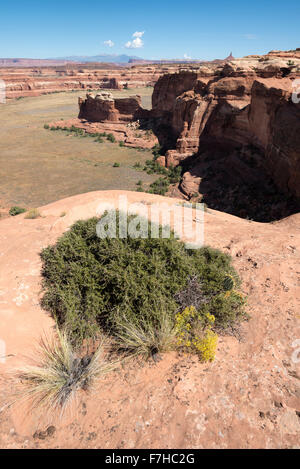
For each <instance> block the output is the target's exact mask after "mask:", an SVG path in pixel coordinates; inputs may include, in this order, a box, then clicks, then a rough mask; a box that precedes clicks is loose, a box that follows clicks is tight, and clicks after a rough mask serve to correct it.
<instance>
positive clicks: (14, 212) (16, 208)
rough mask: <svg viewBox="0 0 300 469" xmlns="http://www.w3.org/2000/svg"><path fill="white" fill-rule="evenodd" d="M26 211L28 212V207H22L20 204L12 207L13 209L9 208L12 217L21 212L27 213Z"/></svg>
mask: <svg viewBox="0 0 300 469" xmlns="http://www.w3.org/2000/svg"><path fill="white" fill-rule="evenodd" d="M25 212H26V208H22V207H18V206H15V207H11V209H10V210H9V214H10V215H11V216H12V217H15V216H16V215H20V213H25Z"/></svg>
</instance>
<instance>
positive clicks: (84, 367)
mask: <svg viewBox="0 0 300 469" xmlns="http://www.w3.org/2000/svg"><path fill="white" fill-rule="evenodd" d="M115 366H116V363H109V362H108V360H107V353H106V343H105V340H104V339H103V340H102V342H101V343H100V345H99V346H98V348H97V350H96V352H95V353H93V354H91V355H85V356H83V357H80V356H79V355H78V354H77V353H76V352H75V350H74V348H73V346H72V345H71V342H70V340H69V337H68V335H67V334H66V332H60V331H59V330H57V337H52V338H51V339H47V338H45V339H42V341H41V343H40V345H39V349H38V360H37V364H35V365H32V366H25V367H23V368H22V369H20V370H19V371H18V378H19V379H20V380H21V383H22V397H23V398H25V399H29V400H30V402H31V406H32V409H36V408H44V409H45V410H59V411H60V412H61V413H63V412H64V411H65V409H66V407H67V405H69V404H70V403H71V402H72V400H73V399H74V397H75V395H76V392H77V391H78V390H79V389H84V390H87V389H88V388H90V386H91V385H92V383H93V381H94V380H95V379H96V378H97V377H99V376H103V375H104V374H106V373H108V372H110V371H112V370H113V369H114V368H115Z"/></svg>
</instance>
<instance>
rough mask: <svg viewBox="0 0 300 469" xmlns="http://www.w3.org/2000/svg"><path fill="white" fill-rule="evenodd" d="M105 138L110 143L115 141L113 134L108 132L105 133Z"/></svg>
mask: <svg viewBox="0 0 300 469" xmlns="http://www.w3.org/2000/svg"><path fill="white" fill-rule="evenodd" d="M107 140H108V141H109V142H111V143H115V142H116V138H115V136H114V135H113V134H108V135H107Z"/></svg>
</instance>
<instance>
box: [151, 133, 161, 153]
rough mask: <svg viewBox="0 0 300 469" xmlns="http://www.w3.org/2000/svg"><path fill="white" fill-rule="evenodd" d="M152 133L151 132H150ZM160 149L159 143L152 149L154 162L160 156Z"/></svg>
mask: <svg viewBox="0 0 300 469" xmlns="http://www.w3.org/2000/svg"><path fill="white" fill-rule="evenodd" d="M152 133H153V132H152ZM161 151H162V148H161V146H160V144H159V143H156V144H155V145H154V147H153V148H152V154H153V159H154V160H156V159H157V158H158V157H159V156H160V155H161Z"/></svg>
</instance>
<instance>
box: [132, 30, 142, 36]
mask: <svg viewBox="0 0 300 469" xmlns="http://www.w3.org/2000/svg"><path fill="white" fill-rule="evenodd" d="M144 34H145V31H136V32H135V33H134V34H133V35H132V37H143V36H144Z"/></svg>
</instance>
